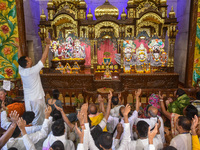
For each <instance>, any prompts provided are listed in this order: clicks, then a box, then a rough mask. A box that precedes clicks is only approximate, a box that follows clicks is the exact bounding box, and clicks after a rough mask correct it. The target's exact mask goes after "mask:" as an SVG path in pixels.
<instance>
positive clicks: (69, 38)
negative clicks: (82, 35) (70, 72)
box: [66, 36, 74, 58]
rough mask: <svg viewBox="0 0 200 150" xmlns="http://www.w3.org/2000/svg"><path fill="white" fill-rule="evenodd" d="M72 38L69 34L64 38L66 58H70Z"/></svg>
mask: <svg viewBox="0 0 200 150" xmlns="http://www.w3.org/2000/svg"><path fill="white" fill-rule="evenodd" d="M73 42H74V40H73V38H72V37H71V36H69V37H68V38H67V39H66V50H67V53H66V58H72V52H73V49H74V48H73Z"/></svg>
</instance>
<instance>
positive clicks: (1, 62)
mask: <svg viewBox="0 0 200 150" xmlns="http://www.w3.org/2000/svg"><path fill="white" fill-rule="evenodd" d="M12 43H17V44H18V43H19V38H18V26H17V12H16V3H15V0H1V2H0V79H2V78H17V77H19V74H18V63H17V61H18V53H17V47H15V46H14V45H13V44H12Z"/></svg>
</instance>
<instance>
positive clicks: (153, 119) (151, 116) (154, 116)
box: [136, 106, 165, 143]
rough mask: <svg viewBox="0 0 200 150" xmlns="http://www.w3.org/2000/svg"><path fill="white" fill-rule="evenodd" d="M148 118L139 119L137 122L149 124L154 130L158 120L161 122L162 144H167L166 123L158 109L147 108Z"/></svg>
mask: <svg viewBox="0 0 200 150" xmlns="http://www.w3.org/2000/svg"><path fill="white" fill-rule="evenodd" d="M147 112H148V118H137V120H136V122H138V121H140V120H143V121H145V122H147V123H148V124H149V126H150V128H151V129H152V128H153V127H154V126H155V124H156V123H157V122H158V120H159V121H160V122H161V126H160V128H159V132H160V135H161V138H162V142H163V143H165V133H164V122H163V119H162V117H160V116H158V109H157V108H156V107H154V106H150V107H148V108H147Z"/></svg>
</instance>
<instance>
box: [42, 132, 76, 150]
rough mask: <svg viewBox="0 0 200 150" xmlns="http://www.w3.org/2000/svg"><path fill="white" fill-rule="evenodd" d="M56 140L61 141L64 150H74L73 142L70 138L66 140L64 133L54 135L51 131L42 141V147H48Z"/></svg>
mask: <svg viewBox="0 0 200 150" xmlns="http://www.w3.org/2000/svg"><path fill="white" fill-rule="evenodd" d="M57 140H59V141H61V142H62V143H63V145H64V147H65V150H75V147H74V143H73V142H72V141H71V140H67V138H66V134H64V135H61V136H54V135H53V134H51V133H50V134H49V136H48V137H47V138H46V140H45V141H44V143H43V149H49V148H50V146H51V145H52V144H53V143H54V142H55V141H57Z"/></svg>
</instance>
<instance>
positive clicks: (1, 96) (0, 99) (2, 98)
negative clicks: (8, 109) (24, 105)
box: [0, 88, 13, 108]
mask: <svg viewBox="0 0 200 150" xmlns="http://www.w3.org/2000/svg"><path fill="white" fill-rule="evenodd" d="M6 95H7V93H6V90H4V89H3V88H0V107H1V108H2V103H4V106H7V105H9V104H12V103H13V99H12V98H11V97H8V96H6Z"/></svg>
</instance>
